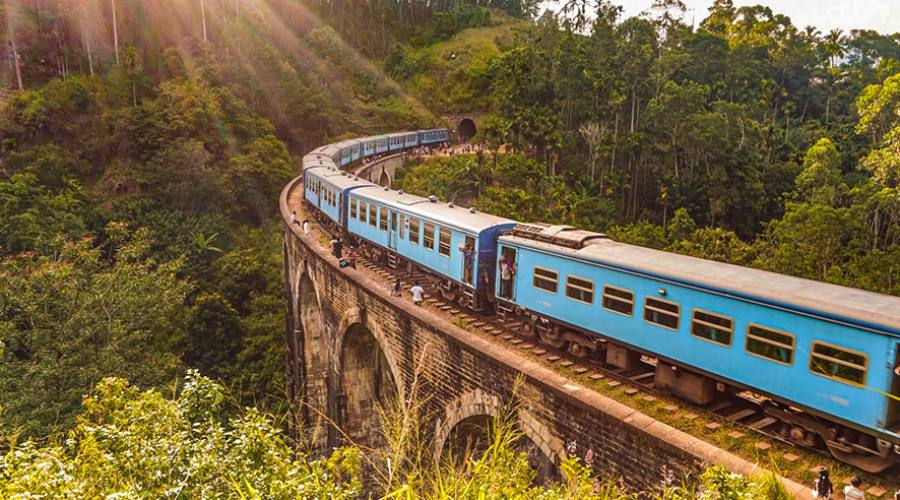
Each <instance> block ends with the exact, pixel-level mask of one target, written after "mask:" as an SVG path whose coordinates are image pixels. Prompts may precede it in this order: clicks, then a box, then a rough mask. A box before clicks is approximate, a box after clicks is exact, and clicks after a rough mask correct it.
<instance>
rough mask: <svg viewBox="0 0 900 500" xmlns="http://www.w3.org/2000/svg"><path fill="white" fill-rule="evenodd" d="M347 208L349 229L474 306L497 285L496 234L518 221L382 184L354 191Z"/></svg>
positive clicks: (456, 297)
mask: <svg viewBox="0 0 900 500" xmlns="http://www.w3.org/2000/svg"><path fill="white" fill-rule="evenodd" d="M348 210H349V217H348V219H347V230H348V231H349V232H350V233H351V234H354V235H356V236H358V237H360V238H362V239H364V240H366V241H368V242H370V243H372V244H374V245H377V247H378V248H380V249H382V250H385V251H389V252H392V253H394V254H396V255H398V256H400V257H401V258H403V259H405V260H406V261H407V262H413V263H415V264H416V265H417V266H420V267H421V268H424V269H425V270H428V271H430V272H432V273H435V274H436V275H437V276H438V277H440V278H441V282H440V283H439V285H440V286H441V287H442V290H443V291H444V293H445V296H447V297H448V298H451V299H454V300H463V301H464V300H469V301H470V302H473V304H472V305H473V307H474V308H476V309H480V308H481V306H482V305H483V304H482V301H483V299H484V292H485V291H486V290H490V289H491V288H492V285H493V275H494V273H493V266H494V262H495V260H496V241H497V237H498V235H499V233H500V232H501V231H504V230H508V229H510V228H512V227H513V226H514V225H515V222H514V221H511V220H509V219H504V218H502V217H497V216H494V215H490V214H484V213H480V212H476V211H474V210H469V209H465V208H461V207H454V206H453V205H452V204H447V203H439V202H437V200H436V199H435V198H430V199H429V198H422V197H419V196H413V195H410V194H406V193H403V192H400V191H393V190H388V189H385V188H380V187H366V188H360V189H357V190H355V191H353V192H352V193H350V194H349V209H348ZM467 253H470V255H471V257H470V258H468V259H467V258H466V254H467ZM476 302H477V304H476Z"/></svg>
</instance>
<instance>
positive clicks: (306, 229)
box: [303, 219, 309, 234]
mask: <svg viewBox="0 0 900 500" xmlns="http://www.w3.org/2000/svg"><path fill="white" fill-rule="evenodd" d="M303 234H309V219H303Z"/></svg>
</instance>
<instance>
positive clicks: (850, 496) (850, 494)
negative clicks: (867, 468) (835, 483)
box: [844, 476, 866, 500]
mask: <svg viewBox="0 0 900 500" xmlns="http://www.w3.org/2000/svg"><path fill="white" fill-rule="evenodd" d="M861 484H862V479H860V478H859V477H857V476H853V477H852V478H850V484H849V485H847V486H844V498H846V499H847V500H865V499H866V494H865V493H863V490H862V489H860V487H859V486H860V485H861Z"/></svg>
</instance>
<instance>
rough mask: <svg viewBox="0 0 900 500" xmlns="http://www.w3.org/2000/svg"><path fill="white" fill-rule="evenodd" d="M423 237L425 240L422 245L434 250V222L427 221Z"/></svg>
mask: <svg viewBox="0 0 900 500" xmlns="http://www.w3.org/2000/svg"><path fill="white" fill-rule="evenodd" d="M423 239H424V242H423V243H422V246H423V247H425V248H427V249H429V250H434V224H432V223H430V222H426V223H425V235H424V237H423Z"/></svg>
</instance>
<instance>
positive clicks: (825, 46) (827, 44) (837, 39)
mask: <svg viewBox="0 0 900 500" xmlns="http://www.w3.org/2000/svg"><path fill="white" fill-rule="evenodd" d="M843 42H844V32H843V31H841V30H840V29H833V30H831V31H829V32H828V34H827V35H825V38H823V39H822V50H823V51H824V52H825V55H826V56H828V66H829V67H831V68H833V67H834V60H835V58H838V57H843V56H844V46H843V45H842V43H843Z"/></svg>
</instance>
